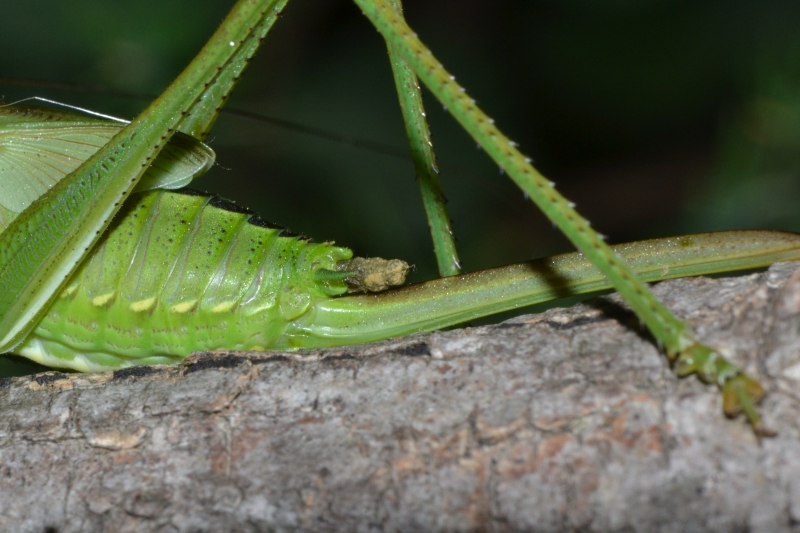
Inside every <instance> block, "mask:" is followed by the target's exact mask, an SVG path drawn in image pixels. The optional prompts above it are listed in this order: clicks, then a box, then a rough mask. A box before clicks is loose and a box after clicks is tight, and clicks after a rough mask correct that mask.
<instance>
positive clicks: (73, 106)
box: [0, 96, 129, 124]
mask: <svg viewBox="0 0 800 533" xmlns="http://www.w3.org/2000/svg"><path fill="white" fill-rule="evenodd" d="M31 100H36V101H38V102H45V103H48V104H51V105H55V106H58V107H65V108H67V109H72V110H73V111H80V112H81V113H85V114H87V115H90V116H93V117H98V118H104V119H106V120H113V121H114V122H120V123H122V124H127V123H128V122H129V121H127V120H125V119H122V118H117V117H112V116H111V115H106V114H103V113H98V112H97V111H91V110H89V109H84V108H82V107H78V106H75V105H69V104H65V103H63V102H59V101H57V100H50V99H48V98H42V97H41V96H29V97H28V98H23V99H22V100H17V101H16V102H11V103H10V104H3V105H0V107H8V106H12V105H17V104H21V103H23V102H29V101H31Z"/></svg>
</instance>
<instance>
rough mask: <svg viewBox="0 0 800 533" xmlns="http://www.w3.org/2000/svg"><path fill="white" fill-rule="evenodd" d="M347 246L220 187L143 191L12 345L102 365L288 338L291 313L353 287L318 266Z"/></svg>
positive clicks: (39, 355) (79, 365)
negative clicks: (316, 239) (269, 216)
mask: <svg viewBox="0 0 800 533" xmlns="http://www.w3.org/2000/svg"><path fill="white" fill-rule="evenodd" d="M351 256H352V252H351V251H350V250H348V249H346V248H340V247H336V246H333V245H332V244H330V243H320V244H317V243H311V242H308V240H307V239H305V238H302V237H297V236H288V235H287V232H285V231H284V230H282V229H281V228H279V227H276V226H274V225H272V224H268V223H265V222H264V221H262V220H260V219H258V218H257V217H255V216H253V215H252V214H251V213H250V212H248V211H247V210H244V209H241V208H239V207H238V206H235V205H234V204H231V203H229V202H226V201H223V200H220V199H218V198H215V197H208V196H205V195H200V194H197V193H192V192H184V193H183V194H176V193H170V192H165V191H153V192H148V193H144V194H142V195H137V196H136V197H133V198H131V200H130V201H129V202H127V203H126V205H125V206H124V207H123V210H122V212H121V216H119V217H118V218H117V219H116V222H115V223H114V224H113V225H112V227H111V228H110V231H109V232H108V234H107V235H106V236H105V237H104V239H103V240H102V241H101V243H100V245H99V246H98V247H97V248H96V250H95V251H94V253H93V254H92V255H91V256H90V257H89V258H88V259H87V260H86V261H85V262H84V263H83V264H82V265H81V266H80V267H79V269H78V271H76V273H75V274H74V275H73V277H72V278H71V279H70V281H69V282H68V284H67V286H66V288H65V289H64V290H63V291H62V292H61V294H60V295H59V297H58V298H57V300H56V301H55V303H54V305H53V306H52V308H51V309H50V311H49V312H48V313H47V315H46V316H45V317H44V318H43V319H42V320H41V322H40V323H39V324H38V326H37V327H36V329H35V331H34V334H33V335H31V337H30V338H29V339H28V340H26V341H25V342H24V343H23V344H22V345H21V346H20V347H18V348H17V349H16V350H15V352H17V353H19V354H21V355H24V356H26V357H29V358H31V359H34V360H35V361H38V362H40V363H42V364H46V365H49V366H57V367H67V368H72V369H76V370H82V371H97V370H104V369H108V368H118V367H121V366H129V365H132V364H154V363H173V362H176V361H179V360H180V359H182V358H183V357H185V356H186V355H188V354H189V353H191V352H193V351H196V350H215V349H227V350H231V349H236V350H251V349H253V350H254V349H266V348H270V347H286V346H288V345H289V343H290V340H288V339H285V338H283V337H282V336H283V335H284V333H285V331H286V327H287V324H288V323H289V322H291V321H292V320H294V319H296V318H298V317H299V316H301V315H303V314H304V313H306V312H307V311H308V310H309V309H310V307H311V304H312V303H313V301H315V300H317V299H320V298H328V297H330V296H333V295H337V294H342V293H344V292H346V291H347V288H348V287H347V284H346V283H345V282H344V281H343V280H342V279H341V277H339V278H338V279H337V278H336V277H334V278H331V279H324V278H325V277H324V276H315V272H316V271H318V270H329V271H335V270H337V267H338V265H339V264H340V263H342V262H343V261H346V260H348V259H350V258H351ZM321 278H322V279H321Z"/></svg>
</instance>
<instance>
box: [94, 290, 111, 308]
mask: <svg viewBox="0 0 800 533" xmlns="http://www.w3.org/2000/svg"><path fill="white" fill-rule="evenodd" d="M116 294H117V293H116V292H107V293H105V294H101V295H100V296H95V297H94V298H92V305H93V306H95V307H103V306H104V305H106V304H107V303H108V302H110V301H111V299H112V298H114V296H115V295H116Z"/></svg>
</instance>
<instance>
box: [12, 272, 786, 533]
mask: <svg viewBox="0 0 800 533" xmlns="http://www.w3.org/2000/svg"><path fill="white" fill-rule="evenodd" d="M655 292H656V294H657V295H658V296H659V297H660V298H661V299H662V301H664V302H665V303H666V305H667V306H669V307H670V308H672V309H674V310H675V311H676V312H677V314H678V315H679V316H680V317H682V318H685V319H687V320H689V321H690V322H691V323H692V324H693V326H694V327H695V328H696V330H697V332H698V336H699V337H700V339H701V340H702V341H703V342H707V343H709V344H711V345H713V346H715V347H717V348H719V349H720V350H721V351H722V352H723V353H724V354H725V355H726V356H729V357H730V358H731V359H732V360H734V361H736V362H738V363H741V364H742V365H743V366H744V367H745V368H746V369H747V370H748V371H749V372H750V373H751V374H753V375H755V376H756V377H758V378H759V379H761V380H762V383H763V384H764V385H765V387H766V388H767V390H768V391H769V395H768V397H767V399H766V401H765V402H764V405H763V411H764V414H765V418H766V421H767V423H768V425H769V426H771V427H772V428H774V429H777V430H778V431H779V434H778V436H777V437H776V438H774V439H770V440H766V441H764V442H763V443H761V444H760V445H759V443H758V442H757V441H756V439H755V438H754V436H753V433H752V431H751V430H750V429H749V427H748V426H747V425H746V424H745V422H744V421H743V420H728V419H726V418H724V417H723V415H722V411H721V401H720V398H719V395H718V393H717V391H716V389H715V388H713V387H711V386H706V385H703V384H701V383H699V382H698V381H697V380H696V379H694V378H690V379H685V380H678V379H676V378H675V377H674V376H673V375H672V372H671V371H670V370H669V368H668V366H667V363H666V360H665V358H664V356H663V355H662V354H660V353H659V352H658V350H657V349H656V347H655V346H654V345H653V343H652V342H651V340H650V338H649V336H648V335H647V334H646V333H644V332H643V330H642V329H640V328H639V326H638V323H637V321H636V319H635V318H634V317H633V315H632V314H631V313H630V312H628V311H627V310H626V308H625V307H624V306H622V305H620V304H619V300H618V299H616V298H615V297H609V298H602V299H598V300H593V301H591V302H589V303H588V304H581V305H578V306H576V307H573V308H570V309H554V310H551V311H548V312H546V313H543V314H541V315H536V316H530V315H529V316H524V317H520V318H517V319H514V320H511V321H508V322H505V323H503V324H500V325H497V326H491V327H481V328H469V329H464V330H458V331H449V332H437V333H433V334H428V335H417V336H412V337H407V338H403V339H397V340H390V341H386V342H382V343H376V344H370V345H364V346H356V347H348V348H344V349H333V350H315V351H308V352H302V353H299V354H298V353H267V354H262V353H255V354H254V353H247V354H243V353H236V354H233V353H232V354H202V355H198V356H193V357H191V358H189V359H187V361H186V362H185V363H184V364H183V365H181V366H176V367H139V368H133V369H129V370H122V371H118V372H114V373H113V374H101V375H74V374H73V375H66V374H60V373H55V372H48V373H45V374H39V375H36V376H31V377H27V378H15V379H9V380H5V381H3V382H2V383H1V384H0V387H2V388H1V389H0V406H2V409H1V410H0V493H1V494H2V498H0V529H2V530H3V531H31V532H34V531H35V532H41V531H47V530H48V529H47V528H51V529H49V531H58V532H59V533H67V532H73V531H75V532H78V531H126V532H133V531H148V532H149V531H217V532H224V531H264V530H267V529H271V528H278V529H304V530H352V531H355V530H368V529H388V530H395V529H403V530H416V529H418V530H457V529H458V530H465V529H473V530H486V529H496V530H504V531H505V530H534V529H535V530H539V531H550V530H572V529H586V530H588V529H591V530H593V531H618V530H623V529H629V530H641V531H647V530H659V529H661V530H665V529H669V530H675V531H695V530H716V531H734V530H736V531H739V530H749V529H753V530H765V531H766V530H769V531H781V530H786V531H788V530H790V529H792V528H793V527H796V524H797V523H798V520H800V439H798V435H799V434H800V399H799V398H798V393H797V392H796V391H797V390H800V389H799V388H798V382H800V263H786V264H780V265H776V266H773V267H772V268H771V269H770V270H769V271H767V272H764V273H760V274H753V275H750V276H744V277H739V278H726V279H719V280H710V279H706V278H696V279H688V280H676V281H670V282H665V283H661V284H659V285H658V286H656V287H655Z"/></svg>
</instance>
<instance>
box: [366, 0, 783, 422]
mask: <svg viewBox="0 0 800 533" xmlns="http://www.w3.org/2000/svg"><path fill="white" fill-rule="evenodd" d="M354 1H355V2H356V3H357V4H358V6H359V7H360V8H361V10H362V11H363V12H364V14H365V15H366V16H367V17H368V18H369V19H370V21H371V22H372V24H373V25H374V26H375V27H376V28H377V29H378V31H379V32H380V33H381V34H382V35H383V37H384V38H385V39H386V41H387V42H388V43H390V46H391V47H392V49H393V50H394V51H396V52H397V53H399V54H400V55H401V56H402V57H403V58H404V59H405V60H406V62H407V63H408V64H409V66H411V68H412V69H413V70H414V72H415V73H416V74H417V76H418V77H419V78H420V79H421V80H422V82H423V83H425V85H426V86H427V87H428V88H429V89H430V90H431V92H433V94H434V95H435V96H436V97H437V98H438V99H439V101H440V102H441V103H442V104H443V105H445V106H446V107H447V109H449V110H450V112H451V113H452V115H453V116H454V117H455V119H456V120H457V121H458V122H459V123H460V124H461V125H462V126H463V127H464V129H465V130H467V132H469V134H470V135H472V137H473V138H474V139H475V140H476V141H477V142H478V143H479V144H480V145H481V146H482V147H483V149H484V150H485V151H486V152H487V153H488V154H489V155H490V156H491V157H492V159H494V161H495V162H496V163H497V164H498V165H500V167H502V168H503V169H504V170H505V171H506V173H507V174H508V175H509V177H511V179H512V180H513V181H514V182H515V183H516V184H517V185H518V186H519V187H520V188H521V189H522V190H523V191H524V192H525V193H527V194H528V195H529V197H530V198H531V200H532V201H533V202H534V203H535V204H536V205H537V206H538V207H539V209H541V210H542V212H543V213H544V214H545V215H546V216H547V217H548V218H549V219H550V220H551V221H552V222H553V223H554V224H555V225H556V226H558V228H559V229H560V230H561V231H562V232H563V233H564V234H565V235H566V236H567V238H568V239H569V240H570V241H572V243H573V244H574V245H575V246H576V247H577V248H578V249H579V250H580V251H581V252H582V253H583V254H585V255H586V257H587V258H589V259H590V260H591V261H592V263H594V264H595V265H597V268H598V269H600V271H602V272H603V274H604V275H605V276H606V277H607V278H608V279H609V281H610V282H611V283H612V284H613V286H614V288H615V289H617V291H619V293H620V294H621V295H622V296H623V298H625V300H626V301H627V302H628V303H629V305H630V306H631V307H632V308H633V310H634V311H635V312H636V314H637V315H638V316H639V317H640V318H641V319H642V320H643V321H644V323H645V324H646V325H647V327H648V328H649V329H650V331H651V332H652V333H653V335H654V337H655V338H656V339H657V340H658V341H659V342H661V343H663V345H664V347H665V349H666V351H667V354H668V356H669V357H670V359H671V360H675V361H676V365H677V367H678V369H680V370H681V371H682V372H683V374H682V375H685V374H689V373H697V374H698V376H699V377H700V378H701V379H703V380H704V381H709V382H714V383H717V384H718V386H720V387H721V388H722V392H723V401H724V403H725V405H726V406H727V408H726V412H729V413H734V412H737V411H738V410H739V409H741V410H743V411H744V412H745V414H746V416H747V418H748V420H749V422H750V423H751V424H752V426H753V428H754V430H755V431H756V433H757V434H759V435H767V434H769V432H768V431H767V430H766V429H765V428H764V426H763V422H762V421H761V418H760V416H759V415H758V413H757V411H756V410H755V408H752V406H753V405H755V404H757V403H758V401H759V400H760V396H761V395H760V394H759V391H760V390H761V387H760V385H758V382H756V381H755V380H754V379H752V378H750V377H748V376H746V375H745V374H744V373H743V372H742V371H741V370H740V369H738V368H737V367H736V366H735V365H733V364H732V363H729V362H728V361H726V360H725V359H724V358H723V357H722V356H721V355H719V354H718V353H716V352H715V351H714V350H713V349H711V348H709V347H707V346H704V345H702V344H699V343H697V342H696V341H695V339H694V334H693V332H692V331H691V329H690V328H689V327H688V326H686V325H685V324H684V323H683V322H682V321H680V320H678V319H677V318H676V317H675V316H674V315H673V314H672V313H671V312H670V311H669V310H668V309H667V308H666V307H665V306H664V305H662V304H661V303H660V302H659V301H658V300H657V299H656V298H655V296H653V294H652V293H651V292H650V290H649V289H648V288H647V286H646V285H645V284H644V283H643V282H642V281H640V280H639V279H638V278H637V276H636V274H635V273H634V272H633V271H632V270H631V269H630V268H628V267H627V266H626V265H625V263H623V262H622V261H621V260H620V259H619V258H618V257H617V256H616V255H615V254H614V252H613V251H612V250H611V248H610V247H609V246H608V245H607V244H606V243H605V242H604V241H603V238H602V237H601V236H600V235H599V234H598V233H597V232H595V231H594V230H592V229H591V228H590V226H589V222H588V221H587V220H586V219H584V218H583V217H582V216H580V215H579V214H578V212H577V211H575V209H574V204H572V203H571V202H569V201H567V200H566V199H565V198H564V197H563V196H561V194H559V193H558V191H556V190H555V188H554V184H553V183H552V182H551V181H549V180H547V179H546V178H545V177H544V176H543V175H542V174H541V173H539V171H537V170H536V169H535V168H534V167H533V166H532V165H531V164H530V159H529V158H527V157H525V156H524V155H523V154H522V153H521V152H520V151H519V150H517V148H516V143H514V142H513V141H511V140H510V139H508V137H506V136H505V135H503V134H502V133H501V132H500V130H499V129H498V128H497V127H496V126H495V125H494V121H493V120H492V119H490V118H489V117H488V116H487V115H486V114H485V113H484V112H483V111H481V110H480V109H479V108H478V106H477V105H476V104H475V100H473V99H472V98H470V97H469V96H468V95H467V93H466V91H465V89H464V88H463V87H461V86H460V85H459V84H458V83H457V82H456V81H455V77H454V76H452V75H450V73H448V72H447V71H446V70H445V69H444V67H443V66H442V65H441V63H440V62H439V61H437V60H436V58H435V57H434V56H433V54H432V52H431V51H430V50H429V49H428V48H426V47H425V45H423V44H422V42H421V41H420V40H419V38H418V37H417V35H416V33H414V32H413V31H412V30H411V28H409V27H408V25H407V24H406V23H405V21H404V20H403V19H402V17H400V16H398V14H397V12H396V11H395V10H394V9H392V7H391V6H390V5H389V4H388V3H387V2H386V1H384V0H354Z"/></svg>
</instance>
